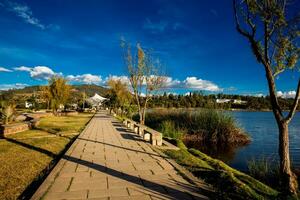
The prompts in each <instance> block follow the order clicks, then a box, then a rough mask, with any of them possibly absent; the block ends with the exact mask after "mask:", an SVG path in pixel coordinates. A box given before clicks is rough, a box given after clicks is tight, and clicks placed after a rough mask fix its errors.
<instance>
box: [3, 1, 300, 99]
mask: <svg viewBox="0 0 300 200" xmlns="http://www.w3.org/2000/svg"><path fill="white" fill-rule="evenodd" d="M295 6H297V5H295ZM297 8H299V6H298V7H297ZM0 15H1V17H0V27H1V29H0V87H1V88H2V89H7V88H11V87H23V86H24V85H37V84H46V83H47V78H49V77H50V76H51V75H53V74H60V75H63V76H65V77H67V78H68V79H69V80H70V82H71V83H72V84H81V83H95V84H99V85H103V84H105V80H106V78H107V77H108V76H110V75H114V76H124V75H126V68H125V66H124V62H123V60H122V50H121V48H120V38H121V37H124V38H125V39H126V40H128V41H129V42H131V43H132V44H133V45H134V44H136V43H137V42H140V43H141V45H142V46H143V47H145V48H149V49H153V52H154V54H155V56H156V57H157V58H159V59H160V60H161V62H162V63H163V65H164V68H165V69H166V72H167V75H168V76H169V77H171V79H170V81H175V82H179V83H180V85H181V86H180V88H175V89H172V90H169V91H170V92H177V93H185V92H187V91H191V90H206V91H208V92H223V93H234V94H253V95H256V94H267V85H266V80H265V75H264V71H263V68H262V66H261V65H259V64H257V63H256V60H255V58H254V57H253V55H252V53H251V51H250V48H249V45H248V43H247V41H246V40H245V39H244V38H242V37H241V36H240V35H239V34H238V33H237V32H236V30H235V25H234V19H233V13H232V4H231V1H227V0H226V1H225V0H223V1H220V0H203V1H197V0H188V1H185V0H152V1H150V0H149V1H146V0H145V1H142V0H126V1H124V0H109V1H104V0H85V1H83V0H77V1H72V0H51V1H50V0H43V1H38V0H26V1H21V0H20V1H17V0H14V1H10V0H0ZM298 77H299V75H298V73H295V72H287V73H284V74H282V75H280V76H279V78H278V79H277V83H278V90H280V91H282V92H288V91H293V90H294V89H295V87H296V82H297V80H298ZM1 88H0V89H1Z"/></svg>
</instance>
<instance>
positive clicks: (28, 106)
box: [25, 101, 33, 108]
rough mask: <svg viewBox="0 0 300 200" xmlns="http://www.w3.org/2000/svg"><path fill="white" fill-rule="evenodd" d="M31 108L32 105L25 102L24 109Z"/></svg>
mask: <svg viewBox="0 0 300 200" xmlns="http://www.w3.org/2000/svg"><path fill="white" fill-rule="evenodd" d="M32 107H33V104H32V103H30V102H28V101H25V108H32Z"/></svg>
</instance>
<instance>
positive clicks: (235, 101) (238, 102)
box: [216, 99, 247, 104]
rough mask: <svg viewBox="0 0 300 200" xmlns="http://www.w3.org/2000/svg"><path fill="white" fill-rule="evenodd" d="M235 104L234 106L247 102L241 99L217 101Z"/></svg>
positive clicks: (217, 100)
mask: <svg viewBox="0 0 300 200" xmlns="http://www.w3.org/2000/svg"><path fill="white" fill-rule="evenodd" d="M229 102H231V103H233V104H246V103H247V101H242V100H240V99H216V103H229Z"/></svg>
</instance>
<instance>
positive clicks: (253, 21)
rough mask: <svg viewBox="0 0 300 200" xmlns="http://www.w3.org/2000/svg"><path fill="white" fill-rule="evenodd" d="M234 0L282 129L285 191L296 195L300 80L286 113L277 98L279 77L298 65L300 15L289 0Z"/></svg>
mask: <svg viewBox="0 0 300 200" xmlns="http://www.w3.org/2000/svg"><path fill="white" fill-rule="evenodd" d="M233 3H234V13H235V21H236V28H237V31H238V33H240V34H241V35H242V36H243V37H245V38H246V39H247V40H248V41H249V43H250V46H251V49H252V52H253V54H254V55H255V57H256V59H257V61H258V62H259V63H261V64H262V66H263V67H264V70H265V73H266V79H267V82H268V87H269V95H270V97H269V98H270V103H271V105H272V110H273V114H274V116H275V119H276V122H277V125H278V129H279V150H278V151H279V157H280V173H281V182H282V183H283V190H284V192H286V193H289V194H296V193H297V190H298V185H297V177H296V175H295V174H294V173H293V172H292V170H291V162H290V153H289V137H288V135H289V131H288V125H289V122H290V121H291V119H292V118H293V116H294V114H295V111H296V108H297V105H298V102H299V93H300V80H299V81H298V86H297V89H296V91H297V92H296V96H295V98H294V100H293V104H292V106H291V107H290V109H289V113H288V115H287V116H285V115H284V114H283V112H282V110H283V109H282V106H281V105H280V103H279V100H278V97H277V91H276V84H275V77H276V76H277V75H278V74H280V73H282V72H284V71H285V70H287V69H295V68H297V67H298V66H297V64H298V57H299V53H300V50H299V37H300V29H299V20H300V17H299V15H297V16H295V17H294V16H292V15H293V13H288V12H287V11H288V4H287V1H286V0H260V1H258V0H233ZM290 17H292V18H290Z"/></svg>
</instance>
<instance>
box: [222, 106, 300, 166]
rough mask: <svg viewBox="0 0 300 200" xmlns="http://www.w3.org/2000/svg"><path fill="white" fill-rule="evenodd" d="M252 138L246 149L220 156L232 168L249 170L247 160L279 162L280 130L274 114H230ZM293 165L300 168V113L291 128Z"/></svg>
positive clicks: (238, 149)
mask: <svg viewBox="0 0 300 200" xmlns="http://www.w3.org/2000/svg"><path fill="white" fill-rule="evenodd" d="M228 113H229V114H230V115H232V116H233V117H234V118H235V119H236V120H237V122H238V124H239V126H240V127H242V128H243V129H244V130H245V131H246V132H247V133H248V134H249V135H250V136H251V138H252V142H251V143H250V144H249V145H247V146H244V147H241V148H237V149H235V150H232V151H230V152H227V154H226V153H225V152H223V153H225V154H223V156H222V155H221V157H220V155H219V156H218V157H219V158H220V159H222V160H224V161H225V162H226V163H228V164H229V165H230V166H232V167H234V168H237V169H240V170H246V169H247V160H249V159H252V158H255V159H260V158H262V157H265V158H267V159H269V160H270V162H271V161H274V160H275V161H276V160H278V129H277V125H276V122H275V119H274V117H273V113H272V112H228ZM289 138H290V154H291V159H292V165H293V166H294V167H296V168H300V113H299V112H298V113H296V115H295V116H294V118H293V120H292V122H291V123H290V126H289Z"/></svg>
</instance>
